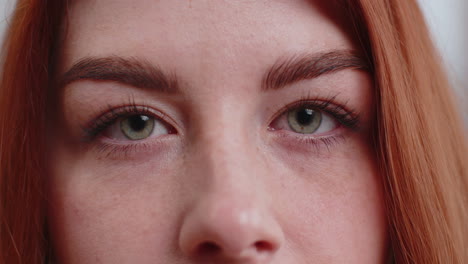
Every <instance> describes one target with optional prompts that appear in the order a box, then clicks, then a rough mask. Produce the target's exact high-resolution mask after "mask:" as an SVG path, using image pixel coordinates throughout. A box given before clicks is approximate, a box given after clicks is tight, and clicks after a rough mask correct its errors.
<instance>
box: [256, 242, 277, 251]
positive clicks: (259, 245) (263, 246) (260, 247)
mask: <svg viewBox="0 0 468 264" xmlns="http://www.w3.org/2000/svg"><path fill="white" fill-rule="evenodd" d="M254 246H255V249H256V250H257V252H261V253H263V252H271V251H274V246H273V245H272V244H271V243H269V242H267V241H263V240H262V241H257V242H255V244H254Z"/></svg>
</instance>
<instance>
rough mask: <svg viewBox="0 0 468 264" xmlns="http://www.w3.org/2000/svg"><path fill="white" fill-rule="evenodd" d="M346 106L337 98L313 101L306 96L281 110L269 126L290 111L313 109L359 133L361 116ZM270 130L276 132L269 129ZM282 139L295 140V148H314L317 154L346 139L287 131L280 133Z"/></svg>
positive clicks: (337, 136) (341, 136) (336, 136)
mask: <svg viewBox="0 0 468 264" xmlns="http://www.w3.org/2000/svg"><path fill="white" fill-rule="evenodd" d="M344 105H345V104H339V103H337V100H336V96H332V97H327V98H324V99H317V98H315V99H311V97H310V96H304V97H302V98H301V99H300V100H299V101H296V102H294V103H292V104H287V105H285V106H283V107H282V108H280V110H279V111H278V112H276V114H275V115H273V116H274V118H273V119H272V120H270V121H269V124H272V122H274V121H275V120H277V119H278V118H281V117H282V116H283V115H285V114H287V113H288V112H289V111H292V110H295V109H297V108H312V109H314V110H318V111H321V112H323V113H325V114H328V115H330V116H331V117H332V118H334V119H335V120H336V121H337V122H338V123H339V124H340V125H342V126H344V127H346V128H348V129H350V130H351V131H358V130H359V129H360V118H359V114H358V113H357V112H356V111H354V110H351V109H349V108H347V107H345V106H344ZM269 129H270V130H274V129H273V128H271V127H269ZM278 134H279V136H280V137H285V138H293V140H294V141H296V143H295V144H294V146H297V144H299V146H302V145H304V146H308V147H310V146H312V147H313V148H314V149H315V150H317V152H319V150H320V149H321V148H322V147H325V148H326V149H327V150H330V147H332V146H334V145H335V144H337V143H339V141H340V140H342V139H345V137H344V136H343V135H342V134H335V135H327V136H316V135H313V136H312V135H309V136H307V134H297V133H291V131H286V132H284V133H278Z"/></svg>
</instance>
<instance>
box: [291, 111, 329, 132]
mask: <svg viewBox="0 0 468 264" xmlns="http://www.w3.org/2000/svg"><path fill="white" fill-rule="evenodd" d="M287 119H288V124H289V127H290V128H291V129H292V130H293V131H294V132H296V133H301V134H312V133H314V132H316V131H317V130H318V129H319V128H320V125H321V124H322V113H321V112H319V111H315V110H313V109H310V108H306V107H299V108H296V109H292V110H290V111H289V112H288V113H287Z"/></svg>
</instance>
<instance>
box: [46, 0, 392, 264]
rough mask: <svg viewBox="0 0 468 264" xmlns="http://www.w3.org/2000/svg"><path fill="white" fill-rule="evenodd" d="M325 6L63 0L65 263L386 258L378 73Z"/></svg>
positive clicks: (61, 207) (56, 137) (56, 225)
mask: <svg viewBox="0 0 468 264" xmlns="http://www.w3.org/2000/svg"><path fill="white" fill-rule="evenodd" d="M351 25H352V21H349V19H348V18H346V16H345V12H344V10H341V9H340V8H339V6H338V5H335V4H333V1H305V0H287V1H284V0H270V1H244V0H242V1H207V0H204V1H155V0H136V1H131V2H130V1H124V0H80V1H73V3H72V4H71V5H70V7H69V9H68V13H67V16H66V19H64V26H63V28H64V30H63V36H62V38H63V39H64V41H63V42H62V43H61V44H62V46H61V49H60V54H59V56H58V57H59V62H58V65H59V67H58V73H57V79H58V80H57V83H59V84H60V85H59V86H58V87H57V90H56V95H57V96H56V97H57V105H58V109H57V111H55V112H56V113H59V114H57V116H55V120H57V121H56V122H54V123H55V125H54V126H53V127H52V128H51V133H50V134H51V135H53V137H52V138H51V139H50V140H51V144H50V145H51V146H52V156H51V159H50V169H51V177H50V181H49V183H50V184H49V190H50V201H49V210H48V219H49V228H50V233H51V237H52V240H53V245H54V254H55V255H56V258H57V260H56V261H57V262H58V263H164V264H167V263H281V264H286V263H304V264H306V263H307V264H310V263H360V264H366V263H384V261H385V258H386V256H387V251H388V243H387V226H386V214H385V210H384V202H383V191H382V188H381V181H382V179H381V178H380V177H381V175H379V173H378V171H377V163H376V157H375V147H374V145H373V141H372V133H371V131H372V123H373V119H374V118H375V117H374V115H373V105H374V103H375V102H374V99H373V97H374V96H373V95H374V89H375V87H374V86H373V81H372V76H371V73H370V70H369V65H367V62H366V60H364V58H365V56H364V55H363V54H364V51H363V50H362V49H361V47H360V46H359V45H358V43H359V40H357V38H356V37H355V35H354V33H353V32H352V30H351V27H350V26H351Z"/></svg>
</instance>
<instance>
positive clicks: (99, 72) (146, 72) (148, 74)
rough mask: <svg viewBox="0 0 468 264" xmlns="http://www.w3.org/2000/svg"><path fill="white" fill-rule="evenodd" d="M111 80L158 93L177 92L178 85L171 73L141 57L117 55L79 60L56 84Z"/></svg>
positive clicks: (63, 85)
mask: <svg viewBox="0 0 468 264" xmlns="http://www.w3.org/2000/svg"><path fill="white" fill-rule="evenodd" d="M80 80H94V81H114V82H119V83H123V84H127V85H130V86H133V87H139V88H143V89H152V90H157V91H159V92H162V93H170V94H172V93H177V92H179V87H178V83H177V78H176V76H175V74H172V75H167V74H165V73H164V72H163V71H162V70H161V69H160V68H158V67H156V66H154V65H152V64H151V63H149V62H147V61H145V60H138V59H136V58H128V59H127V58H122V57H118V56H111V57H103V58H94V57H87V58H84V59H81V60H79V61H78V62H77V63H76V64H74V65H73V66H72V67H71V68H70V69H69V70H68V71H67V72H66V73H64V74H63V75H62V77H61V78H60V79H59V86H60V87H65V86H66V85H68V84H70V83H72V82H76V81H80Z"/></svg>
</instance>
